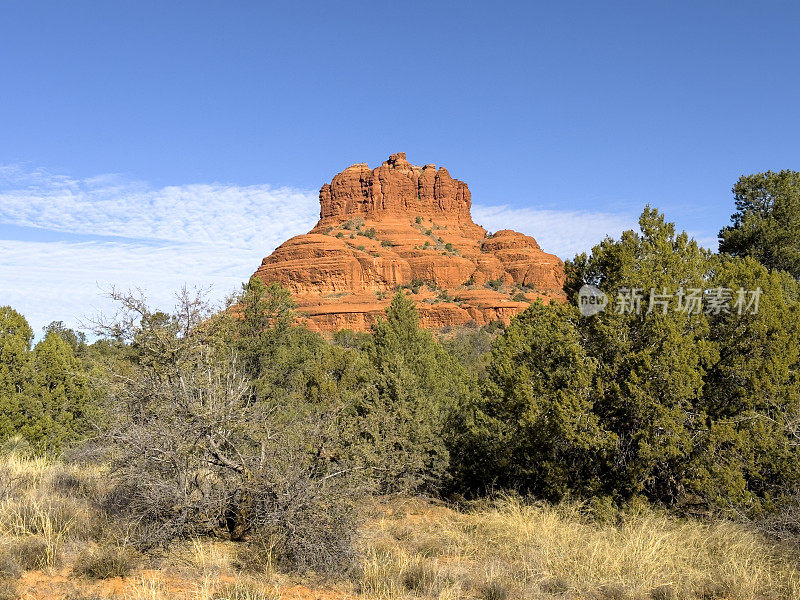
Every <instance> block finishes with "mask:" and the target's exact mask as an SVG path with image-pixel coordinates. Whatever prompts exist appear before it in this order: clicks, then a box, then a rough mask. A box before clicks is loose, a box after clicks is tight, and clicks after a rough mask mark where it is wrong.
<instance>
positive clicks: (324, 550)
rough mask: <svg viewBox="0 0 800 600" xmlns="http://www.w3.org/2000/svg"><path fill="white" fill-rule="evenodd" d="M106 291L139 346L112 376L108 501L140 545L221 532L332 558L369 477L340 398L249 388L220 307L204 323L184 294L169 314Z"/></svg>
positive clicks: (338, 563) (296, 555)
mask: <svg viewBox="0 0 800 600" xmlns="http://www.w3.org/2000/svg"><path fill="white" fill-rule="evenodd" d="M115 298H116V299H117V300H118V301H120V302H121V303H122V304H123V311H122V314H123V315H126V316H125V317H124V318H123V319H122V321H120V322H119V323H118V324H117V325H108V324H107V325H105V327H106V328H107V329H109V330H112V331H116V332H126V333H124V335H125V336H127V338H128V339H130V341H131V344H132V346H133V347H134V348H135V349H136V351H137V352H138V356H137V361H136V362H137V364H136V369H135V372H133V373H126V374H124V375H123V376H120V377H119V378H118V385H116V386H115V387H114V392H113V393H114V398H113V405H114V406H115V407H116V410H117V414H116V416H115V426H114V427H112V428H111V430H110V432H109V433H108V436H107V442H108V443H109V446H110V448H111V463H112V470H111V473H110V478H111V481H112V484H113V489H112V491H111V492H110V493H109V494H108V495H107V497H106V498H105V501H104V507H105V509H106V511H107V512H109V513H111V514H112V515H113V516H115V517H125V518H127V519H129V521H130V522H131V523H133V524H134V525H135V529H134V539H133V542H134V543H135V545H136V546H137V547H139V548H149V547H154V546H157V545H163V544H166V543H167V542H169V541H171V540H173V539H175V538H180V537H193V536H202V535H224V536H226V537H228V538H230V539H232V540H237V541H245V540H250V541H251V542H252V543H255V542H256V541H258V543H259V544H261V545H264V544H268V545H269V546H270V547H272V548H274V549H275V555H276V558H277V559H278V560H280V561H284V562H286V563H288V564H290V565H291V566H292V567H295V568H301V569H315V570H322V571H325V570H332V569H335V568H341V567H342V566H343V565H344V564H345V563H346V562H347V561H348V560H349V557H350V539H351V536H352V533H353V530H354V522H353V517H354V511H353V508H354V503H355V502H356V501H357V499H358V497H359V495H360V493H361V492H362V491H363V490H364V489H365V488H366V485H367V483H366V481H365V478H364V477H363V472H364V471H366V470H367V466H366V465H365V464H364V462H363V460H360V459H359V457H358V455H357V453H354V452H353V451H352V448H353V442H352V439H351V438H347V437H346V436H347V435H349V434H350V433H352V427H351V424H350V423H349V422H348V420H347V418H346V417H347V407H346V406H344V405H343V401H341V400H338V399H333V400H330V401H320V402H303V401H302V400H300V399H299V398H298V397H297V396H292V395H288V394H268V393H263V392H262V393H258V392H257V382H255V381H254V380H253V378H252V376H251V374H250V373H248V371H247V369H246V367H245V365H243V364H242V361H241V360H240V359H239V357H238V354H237V352H236V348H235V345H233V344H230V343H227V342H225V341H221V340H222V339H223V338H224V332H222V333H221V331H220V330H221V328H224V326H225V324H224V318H221V321H222V324H220V322H217V323H215V322H214V321H213V320H212V321H206V322H202V323H201V321H202V318H203V317H204V316H206V315H207V314H208V311H207V310H206V309H205V308H203V307H202V305H201V303H200V302H199V301H197V302H196V301H195V300H193V299H191V298H189V297H188V296H186V295H184V298H183V300H182V301H181V303H180V305H179V308H180V309H179V311H178V313H177V314H176V315H172V316H170V315H164V314H161V313H153V312H150V311H149V310H148V309H147V308H146V305H145V303H144V302H143V300H142V299H141V298H140V297H138V296H131V295H122V294H116V295H115ZM133 315H138V316H136V317H134V316H133Z"/></svg>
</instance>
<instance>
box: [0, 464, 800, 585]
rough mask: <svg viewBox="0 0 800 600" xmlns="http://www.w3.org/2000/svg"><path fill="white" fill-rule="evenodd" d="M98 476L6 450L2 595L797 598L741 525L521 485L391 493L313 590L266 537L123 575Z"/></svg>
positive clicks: (1, 484) (795, 572) (772, 548)
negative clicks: (602, 513)
mask: <svg viewBox="0 0 800 600" xmlns="http://www.w3.org/2000/svg"><path fill="white" fill-rule="evenodd" d="M100 480H101V473H99V472H98V471H92V470H85V469H78V468H75V467H66V466H64V465H61V464H59V463H55V462H51V461H48V460H45V459H41V458H39V459H33V458H30V459H29V458H24V457H20V456H15V455H11V456H7V457H3V458H0V584H2V586H5V587H3V588H2V589H0V592H3V593H1V594H0V597H2V598H5V597H9V598H11V597H13V593H12V592H8V593H6V592H5V591H4V590H5V589H6V588H8V589H9V590H10V589H13V587H14V585H15V584H16V583H20V584H21V585H22V584H25V585H26V586H27V587H25V589H24V593H23V594H22V597H25V598H36V599H37V600H50V599H52V600H56V599H60V600H63V599H65V598H74V599H77V598H92V597H98V598H113V599H115V600H174V599H182V600H224V599H228V600H274V599H277V598H281V597H283V598H292V599H303V600H306V599H311V598H336V599H338V600H341V599H344V598H356V597H358V598H362V599H365V600H366V599H385V600H394V599H400V598H403V599H405V598H409V599H410V598H430V599H437V600H457V599H459V600H460V599H469V598H472V599H478V600H512V599H517V598H532V599H536V598H549V599H556V598H563V599H567V598H570V599H579V598H585V599H593V600H602V599H608V600H625V599H631V600H634V599H651V600H679V599H704V600H710V599H712V598H726V599H730V600H756V599H758V600H761V599H776V600H777V599H797V600H800V563H798V561H797V558H798V556H797V555H796V554H795V553H794V552H793V551H791V550H789V549H788V547H784V546H780V545H776V544H775V543H773V542H769V541H767V540H765V539H764V538H762V537H761V536H760V535H759V534H758V533H757V532H755V531H753V530H750V529H747V528H746V527H744V526H741V525H737V524H734V523H730V522H725V521H716V522H704V521H699V520H681V519H677V518H674V517H671V516H669V515H666V514H662V513H658V512H655V511H652V510H647V509H643V510H639V511H638V512H630V513H626V514H624V515H621V516H620V518H618V519H616V520H613V522H612V523H610V524H609V523H607V522H599V521H593V520H591V519H590V518H588V517H587V516H586V511H584V510H583V509H582V507H581V506H579V505H562V506H548V505H526V504H524V503H522V502H521V501H519V500H518V499H514V498H506V499H503V500H501V501H498V502H495V503H491V504H490V503H484V504H483V505H481V506H477V505H476V506H474V507H473V508H472V510H468V511H456V510H451V509H449V508H446V507H443V506H439V505H435V504H433V503H430V502H425V501H423V500H415V499H408V500H397V501H394V502H392V503H391V505H389V506H382V507H381V508H380V510H376V511H375V512H374V516H373V518H371V519H370V520H369V521H368V522H367V523H366V525H365V526H364V527H363V529H362V530H361V535H360V542H359V556H360V558H359V559H358V564H357V566H356V568H355V570H354V573H353V574H352V575H351V576H350V579H348V578H347V577H345V574H342V578H341V579H340V580H339V581H333V582H331V581H329V582H327V583H324V584H321V583H320V582H319V581H315V586H314V587H317V588H318V589H316V590H311V589H309V588H307V587H304V586H303V585H300V584H301V583H306V584H308V581H307V580H305V581H302V582H301V581H298V580H297V577H296V576H293V575H291V574H286V573H284V574H281V573H278V572H276V570H275V567H274V565H273V563H272V560H271V549H270V548H268V547H264V548H261V547H257V546H254V545H250V546H243V545H242V544H236V543H233V542H228V541H223V540H213V539H206V538H198V539H194V540H188V541H186V542H185V543H182V544H176V545H175V546H174V547H172V548H170V549H169V551H168V552H167V553H165V554H163V555H161V556H160V557H158V559H157V560H155V562H152V561H151V562H148V561H149V560H150V559H148V558H147V557H142V559H141V561H139V560H136V561H134V563H136V562H139V563H140V565H139V567H140V568H138V569H133V570H132V571H131V574H130V575H128V576H125V577H119V576H121V575H126V574H127V572H128V570H129V567H130V568H131V569H132V568H133V567H132V566H131V565H129V564H128V559H127V557H126V554H125V544H124V541H125V535H124V532H119V531H117V528H115V527H113V525H112V526H111V527H109V524H107V523H106V522H105V521H104V519H103V518H102V516H101V515H100V514H99V513H98V512H97V510H96V509H95V508H93V507H94V506H95V503H94V502H92V498H95V497H96V494H97V493H98V490H99V485H100V483H99V482H100ZM59 565H61V566H60V567H59ZM154 565H155V567H157V568H155V567H154ZM146 568H149V570H142V569H146ZM105 577H108V578H109V579H101V578H105ZM353 580H354V581H355V586H353V583H352V581H353ZM59 582H62V583H59ZM59 585H61V586H62V587H61V588H59ZM320 586H321V589H319V588H320ZM23 587H24V586H23ZM45 588H47V589H48V590H50V591H48V592H44V591H42V590H44V589H45ZM58 589H63V590H67V589H68V590H70V591H69V592H68V593H67V592H53V591H52V590H58ZM75 590H77V592H76V591H75ZM8 594H11V595H8Z"/></svg>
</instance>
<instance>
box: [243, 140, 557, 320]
mask: <svg viewBox="0 0 800 600" xmlns="http://www.w3.org/2000/svg"><path fill="white" fill-rule="evenodd" d="M319 199H320V220H319V222H318V223H317V225H316V226H315V227H314V228H313V229H312V230H311V231H310V232H309V233H308V234H306V235H299V236H296V237H293V238H291V239H290V240H288V241H286V242H284V243H283V244H281V245H280V246H279V247H278V248H277V249H276V250H275V251H274V252H273V253H272V254H271V255H270V256H268V257H267V258H265V259H264V260H263V261H262V264H261V267H260V268H259V269H258V270H257V271H256V274H257V275H258V276H259V277H260V278H261V279H263V280H264V281H265V282H273V281H277V282H280V283H281V284H283V285H284V286H286V287H287V288H288V289H289V290H291V292H292V295H293V297H294V299H295V301H296V302H297V304H298V309H299V311H300V313H301V314H302V315H303V318H304V319H305V320H306V324H307V325H308V326H309V327H310V328H312V329H316V330H319V331H323V332H331V331H336V330H339V329H344V328H348V329H354V330H365V329H368V328H369V326H370V325H371V324H372V323H374V321H375V319H376V317H377V316H379V315H380V314H382V313H383V311H384V309H385V308H386V306H387V305H388V303H389V300H390V299H391V295H392V293H393V292H394V291H395V290H397V289H400V288H405V289H407V290H408V292H409V293H411V294H412V296H413V297H414V299H415V300H416V301H417V304H418V308H419V311H420V317H421V321H422V325H423V326H424V327H429V328H440V327H446V326H453V325H466V324H469V323H470V322H474V323H475V324H477V325H483V324H485V323H488V322H490V321H493V320H496V319H502V320H504V321H508V320H509V319H510V318H511V317H512V316H514V315H515V314H518V313H519V312H521V311H522V310H524V309H525V308H526V307H527V306H528V304H529V303H530V302H531V301H534V300H536V299H537V298H545V299H548V300H551V299H557V300H561V299H563V292H562V287H563V283H564V264H563V262H562V261H561V260H560V259H559V258H558V257H557V256H555V255H553V254H547V253H545V252H543V251H542V250H541V248H540V247H539V244H537V243H536V240H535V239H533V238H532V237H530V236H526V235H523V234H521V233H517V232H515V231H511V230H508V229H504V230H502V231H498V232H497V233H495V234H492V235H489V234H487V232H486V230H485V229H484V228H483V227H480V226H479V225H476V224H475V223H473V221H472V217H471V215H470V207H471V196H470V192H469V188H468V187H467V184H466V183H464V182H462V181H459V180H457V179H453V178H452V177H450V174H449V173H448V172H447V170H446V169H444V168H439V169H438V170H437V169H436V167H435V166H434V165H425V166H424V167H418V166H415V165H412V164H411V163H409V162H408V161H407V160H406V155H405V154H404V153H402V152H401V153H398V154H393V155H392V156H390V157H389V160H387V161H386V162H384V163H383V164H382V165H381V166H379V167H377V168H375V169H372V170H370V169H369V167H368V166H367V165H366V164H357V165H353V166H351V167H348V168H347V169H345V170H344V171H342V172H341V173H339V174H338V175H336V176H335V177H334V178H333V180H332V181H331V183H329V184H327V183H326V184H325V185H323V186H322V189H321V190H320V193H319Z"/></svg>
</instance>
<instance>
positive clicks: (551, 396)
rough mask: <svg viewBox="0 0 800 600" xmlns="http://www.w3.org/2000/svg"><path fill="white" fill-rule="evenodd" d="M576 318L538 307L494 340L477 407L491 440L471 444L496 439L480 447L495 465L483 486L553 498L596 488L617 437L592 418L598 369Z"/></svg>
mask: <svg viewBox="0 0 800 600" xmlns="http://www.w3.org/2000/svg"><path fill="white" fill-rule="evenodd" d="M579 317H580V315H579V313H578V311H577V309H576V308H575V307H574V306H570V305H559V304H552V305H548V306H545V305H543V304H542V303H541V302H538V303H535V304H532V305H531V306H530V307H529V308H528V309H527V310H526V311H525V312H524V313H522V314H521V315H519V316H518V317H517V318H515V319H513V320H512V322H511V324H510V325H509V326H508V327H507V328H506V332H505V334H504V335H502V336H501V337H499V338H498V339H497V341H496V342H495V344H494V346H493V348H492V352H491V360H490V364H489V369H488V379H489V382H488V385H487V389H486V393H485V398H486V399H485V401H484V402H483V404H482V412H483V414H484V415H485V420H484V428H488V429H490V430H491V429H493V430H494V431H495V435H494V436H491V435H489V436H487V435H486V434H485V431H482V430H481V429H482V428H478V429H477V430H476V431H475V432H474V434H476V435H474V437H473V439H472V440H471V443H472V444H473V445H475V444H477V446H478V447H479V448H480V446H481V445H482V444H483V443H484V440H487V439H491V438H492V437H495V438H496V439H495V440H494V441H493V443H492V445H491V447H487V448H484V452H483V453H484V454H485V455H486V457H487V458H489V457H491V461H492V462H493V463H494V464H490V465H489V466H490V468H489V470H488V473H489V474H490V475H491V480H490V481H483V482H481V483H482V485H483V486H488V485H490V484H497V485H500V486H502V487H512V488H516V489H522V490H526V491H530V492H533V493H534V494H536V495H537V496H539V497H544V498H548V499H551V500H558V499H561V498H563V497H564V496H565V495H567V493H569V492H580V493H584V494H592V493H595V492H597V491H598V490H600V489H601V481H600V479H599V476H600V474H601V473H602V467H603V465H604V463H605V461H606V459H607V455H608V454H609V453H610V450H611V448H612V447H613V442H614V440H615V436H614V435H613V434H610V433H609V432H607V431H604V430H603V429H602V428H601V426H600V424H599V421H598V418H597V415H596V414H595V413H594V412H593V410H594V404H595V402H596V401H597V400H598V395H597V389H596V387H595V384H596V382H595V375H596V369H597V365H596V362H595V361H594V360H593V359H591V358H590V357H588V356H587V355H586V352H585V349H584V348H583V347H582V346H581V340H580V336H579V333H578V328H577V327H576V324H577V321H578V320H579ZM498 435H499V438H498V437H497V436H498ZM476 454H479V452H473V458H472V459H473V460H475V455H476ZM480 462H483V463H485V462H486V459H484V460H482V461H480ZM480 462H479V464H480ZM468 468H469V466H468Z"/></svg>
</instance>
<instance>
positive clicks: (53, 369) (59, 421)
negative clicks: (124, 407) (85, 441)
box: [23, 331, 93, 450]
mask: <svg viewBox="0 0 800 600" xmlns="http://www.w3.org/2000/svg"><path fill="white" fill-rule="evenodd" d="M31 389H32V393H33V394H34V395H35V397H36V408H37V414H32V415H29V419H28V423H27V425H26V426H25V428H24V430H23V431H24V435H25V437H26V438H28V439H29V440H30V441H31V443H33V444H34V445H35V446H36V447H38V448H40V449H48V450H58V449H60V448H61V447H62V446H63V445H64V444H65V443H67V442H70V441H74V440H77V439H79V438H80V437H82V436H84V435H86V434H87V433H88V432H89V429H90V423H89V419H90V417H91V416H92V415H93V410H92V397H91V393H90V389H89V385H88V380H87V376H86V373H85V371H84V367H83V364H82V363H81V361H80V359H78V358H77V357H76V356H75V354H74V353H73V350H72V346H71V345H70V344H69V343H68V342H67V341H66V340H65V339H64V338H63V337H62V336H61V335H59V333H57V332H55V331H51V332H50V333H48V334H47V336H46V337H45V338H44V339H43V340H42V341H41V342H39V343H38V344H36V346H35V348H34V349H33V381H32V388H31Z"/></svg>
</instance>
